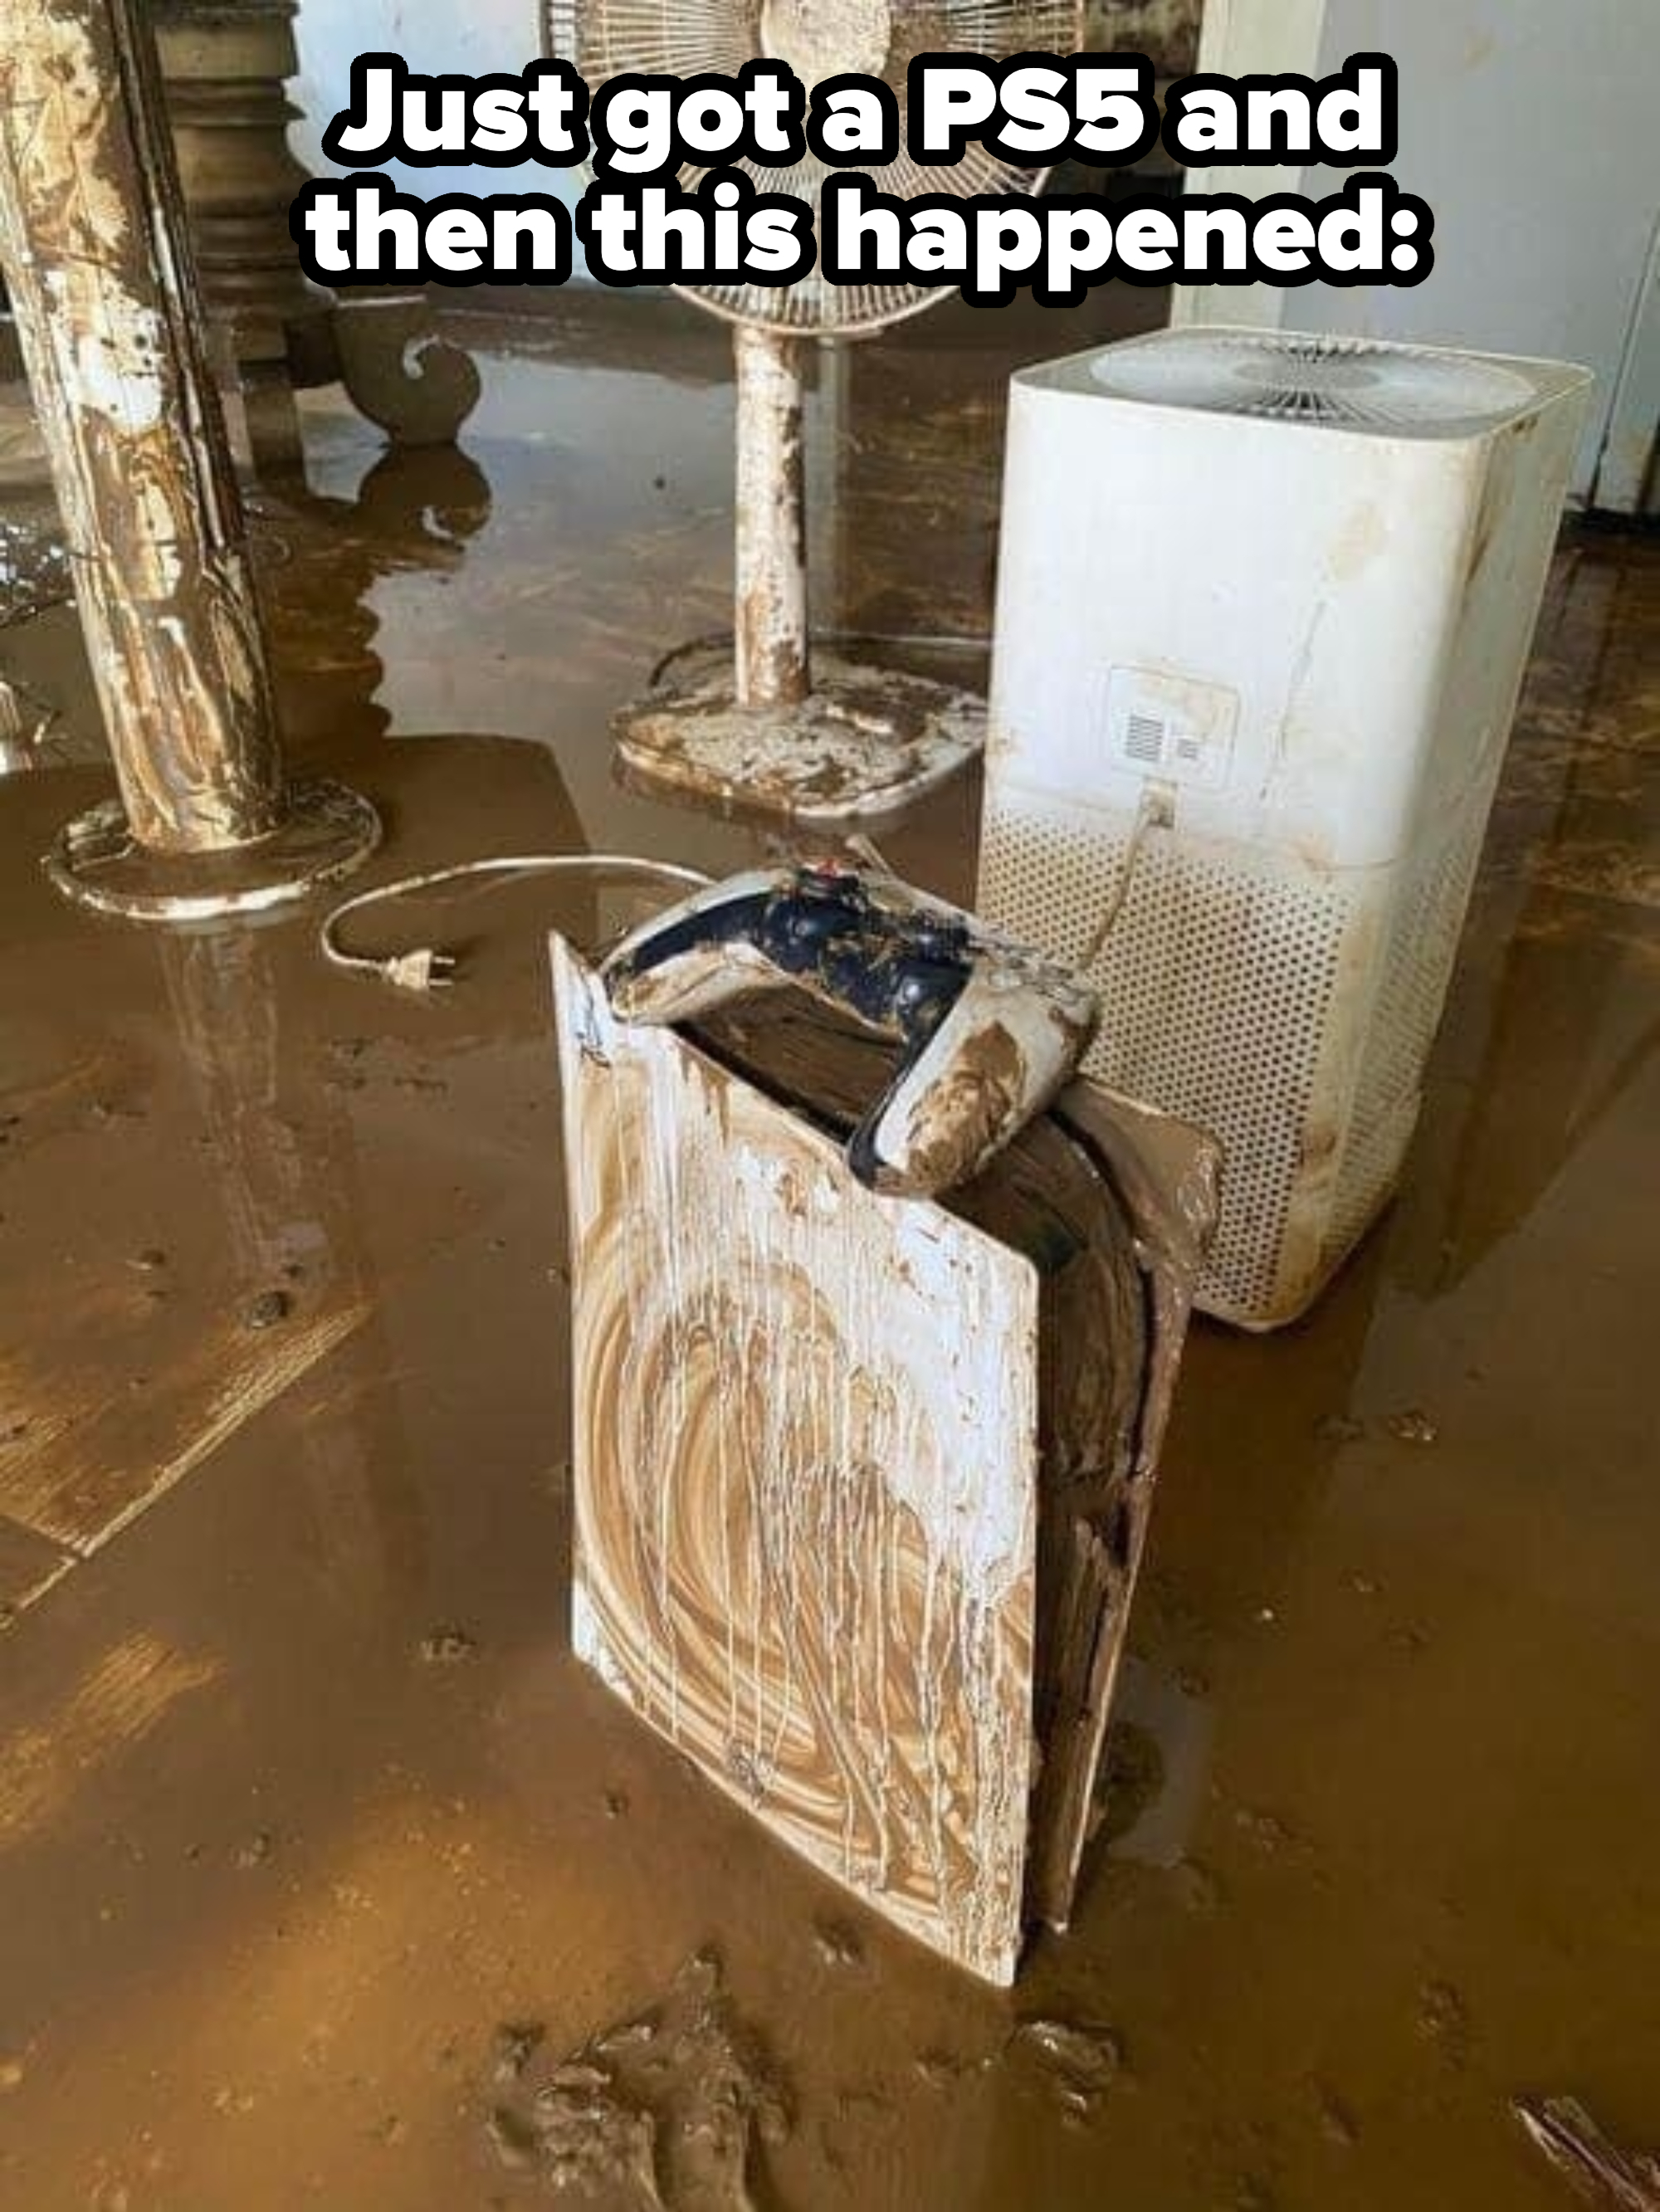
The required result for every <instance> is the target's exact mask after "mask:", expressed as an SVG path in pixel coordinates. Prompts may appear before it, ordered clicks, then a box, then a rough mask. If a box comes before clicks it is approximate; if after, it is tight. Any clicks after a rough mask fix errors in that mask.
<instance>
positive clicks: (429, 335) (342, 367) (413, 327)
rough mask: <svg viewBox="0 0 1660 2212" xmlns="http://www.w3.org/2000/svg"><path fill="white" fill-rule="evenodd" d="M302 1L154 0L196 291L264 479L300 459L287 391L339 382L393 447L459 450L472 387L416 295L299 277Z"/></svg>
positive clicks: (469, 373)
mask: <svg viewBox="0 0 1660 2212" xmlns="http://www.w3.org/2000/svg"><path fill="white" fill-rule="evenodd" d="M295 4H296V0H151V7H150V11H149V12H150V16H151V20H152V21H153V22H154V23H155V33H156V43H157V46H158V47H159V49H160V52H161V72H162V76H163V78H164V80H165V82H166V85H167V107H168V113H169V115H170V117H171V119H172V124H173V138H174V143H175V144H176V145H177V148H178V151H179V175H180V179H181V181H182V183H183V185H184V192H185V209H186V211H187V212H188V214H189V216H190V221H191V228H192V234H193V236H194V239H195V242H196V252H197V261H198V266H199V268H200V270H201V272H202V283H203V289H204V291H205V293H206V295H207V301H208V306H209V308H210V311H211V313H212V314H213V316H214V318H215V319H216V321H217V322H218V323H219V324H220V325H221V326H222V328H224V329H226V330H227V331H228V333H229V337H230V344H231V348H232V350H233V351H234V355H235V358H236V362H237V367H238V371H239V375H240V384H241V391H242V398H243V404H244V407H245V409H246V416H247V426H248V440H249V445H250V447H251V448H252V456H253V459H254V461H255V464H256V466H258V467H262V468H264V467H271V466H274V465H281V464H283V462H293V461H295V460H296V459H298V457H299V426H298V419H297V416H296V414H295V406H294V392H295V390H296V389H305V388H307V387H309V386H315V385H319V384H331V383H333V382H334V381H335V380H340V381H341V382H343V383H344V385H345V387H346V389H347V391H348V392H350V395H351V398H352V401H353V403H354V404H355V405H356V407H357V409H358V410H359V411H360V412H361V413H362V414H364V415H367V416H368V418H369V420H370V421H371V422H375V423H377V424H379V426H380V428H382V429H383V430H385V431H386V433H387V435H389V436H390V437H392V439H393V440H394V441H396V442H398V444H400V445H417V446H422V445H447V444H450V443H453V441H454V438H455V435H456V433H457V431H458V430H459V428H460V427H461V425H462V423H463V422H465V420H466V418H467V416H469V415H470V414H471V412H472V410H473V408H474V407H475V406H476V405H477V401H478V392H479V384H478V373H477V369H476V368H474V367H473V365H472V362H471V360H470V359H469V358H468V356H466V355H465V353H463V352H462V351H461V349H459V347H458V346H453V345H451V344H449V343H447V341H445V340H443V339H441V338H439V337H436V336H435V334H434V332H433V329H432V309H431V307H430V305H429V302H428V301H427V298H426V295H425V294H424V293H423V291H422V290H421V289H419V288H418V287H417V288H415V289H409V288H404V289H381V288H379V287H375V288H365V289H362V290H360V289H357V288H356V287H354V288H353V289H352V291H351V293H350V295H349V296H348V298H347V299H346V300H344V301H336V299H335V297H334V295H332V294H331V293H328V292H325V291H322V290H321V289H319V287H317V286H316V285H314V284H313V283H310V282H308V280H307V278H306V276H304V275H303V274H302V273H301V268H300V264H299V259H298V257H297V256H296V254H295V248H294V241H293V240H292V239H291V238H290V237H289V203H290V202H291V201H292V199H293V198H294V196H295V192H296V191H298V190H299V189H300V186H301V184H303V183H304V181H305V172H304V170H303V169H302V168H301V166H300V163H299V162H298V161H296V160H295V156H294V155H293V153H292V152H291V151H290V150H289V143H288V135H287V133H288V126H289V123H290V122H291V121H292V120H293V118H294V117H295V113H296V110H295V107H294V106H293V104H292V102H291V101H290V100H289V97H288V94H287V91H286V89H285V86H286V81H287V80H288V79H289V77H291V76H293V75H294V74H295V70H296V69H297V67H298V65H299V64H298V58H297V56H296V53H295V42H294V17H295Z"/></svg>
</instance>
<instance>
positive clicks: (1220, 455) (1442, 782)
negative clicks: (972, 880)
mask: <svg viewBox="0 0 1660 2212" xmlns="http://www.w3.org/2000/svg"><path fill="white" fill-rule="evenodd" d="M1589 384H1590V378H1589V377H1588V376H1587V375H1586V374H1585V373H1584V371H1583V370H1580V369H1577V368H1567V367H1565V366H1563V365H1561V364H1560V363H1557V362H1534V361H1511V360H1500V359H1495V358H1492V357H1487V356H1471V355H1465V354H1456V353H1445V352H1439V351H1432V350H1429V349H1425V348H1421V347H1409V346H1394V345H1383V344H1373V343H1367V342H1365V341H1364V340H1354V339H1347V338H1335V337H1298V336H1296V335H1294V334H1292V333H1290V332H1282V331H1235V330H1225V329H1186V330H1182V331H1162V332H1159V333H1158V334H1156V335H1154V336H1152V337H1145V338H1137V339H1133V340H1130V341H1128V343H1124V344H1122V345H1115V346H1109V347H1107V348H1105V349H1103V350H1099V351H1096V352H1091V353H1086V354H1079V355H1076V356H1073V357H1072V358H1071V359H1068V360H1065V361H1059V362H1049V363H1047V364H1044V365H1042V366H1039V367H1036V368H1029V369H1025V370H1023V371H1021V372H1020V373H1019V374H1018V375H1017V376H1016V377H1015V378H1014V380H1013V383H1012V390H1011V401H1010V412H1009V443H1008V457H1007V463H1006V480H1005V486H1004V507H1003V525H1002V541H1001V551H1000V573H999V584H998V596H997V622H996V642H995V654H994V668H993V680H992V699H991V721H990V744H989V750H988V763H987V793H986V810H985V824H984V829H983V833H982V847H981V855H980V884H979V896H978V903H979V906H980V907H981V908H982V911H983V912H984V913H985V914H986V915H988V917H989V918H990V919H992V920H993V921H997V922H1000V923H1002V924H1004V925H1006V927H1008V928H1009V929H1010V930H1011V931H1012V932H1013V933H1016V934H1017V935H1018V936H1020V937H1022V938H1025V939H1029V940H1031V942H1033V943H1036V944H1040V945H1044V946H1046V947H1047V948H1048V949H1049V951H1053V952H1055V953H1056V954H1059V955H1061V956H1063V957H1070V958H1073V959H1082V960H1085V961H1086V962H1087V964H1088V965H1089V968H1090V970H1091V975H1092V978H1093V980H1094V981H1095V982H1096V984H1097V985H1098V988H1099V990H1100V993H1101V998H1102V1008H1103V1012H1102V1021H1101V1030H1100V1035H1099V1038H1098V1042H1097V1043H1096V1045H1095V1047H1094V1049H1093V1052H1092V1054H1091V1058H1090V1060H1089V1061H1088V1062H1087V1063H1086V1065H1087V1066H1089V1068H1090V1070H1091V1073H1094V1074H1097V1075H1099V1076H1100V1077H1101V1078H1103V1079H1104V1080H1105V1081H1106V1082H1107V1083H1109V1084H1110V1085H1113V1086H1114V1087H1115V1088H1116V1089H1119V1090H1122V1091H1125V1092H1127V1093H1128V1095H1129V1096H1131V1097H1137V1098H1144V1099H1146V1100H1147V1101H1148V1102H1149V1103H1152V1104H1155V1105H1158V1106H1160V1107H1163V1108H1164V1109H1166V1110H1167V1111H1169V1112H1171V1113H1174V1114H1178V1115H1183V1116H1184V1117H1186V1118H1188V1119H1190V1120H1193V1121H1200V1122H1201V1123H1203V1124H1205V1125H1206V1126H1207V1127H1209V1128H1211V1129H1212V1130H1213V1131H1214V1132H1215V1133H1216V1134H1217V1135H1218V1136H1219V1137H1220V1139H1222V1142H1223V1145H1224V1146H1225V1155H1226V1162H1225V1174H1224V1185H1223V1207H1222V1221H1221V1226H1220V1231H1219V1235H1218V1237H1217V1239H1216V1242H1215V1244H1214V1246H1213V1250H1212V1255H1211V1261H1210V1266H1209V1271H1208V1273H1207V1276H1206V1278H1205V1279H1204V1282H1203V1285H1202V1286H1201V1299H1200V1303H1201V1304H1202V1305H1203V1306H1205V1307H1206V1308H1207V1310H1209V1311H1210V1312H1212V1313H1214V1314H1217V1315H1219V1316H1222V1317H1223V1318H1225V1319H1226V1320H1230V1321H1233V1322H1240V1323H1242V1324H1243V1325H1245V1326H1247V1327H1250V1328H1274V1327H1275V1326H1277V1325H1278V1324H1280V1323H1281V1322H1288V1321H1291V1320H1292V1319H1294V1318H1295V1317H1296V1316H1297V1315H1298V1314H1299V1313H1301V1312H1302V1311H1303V1310H1304V1308H1305V1307H1307V1305H1308V1304H1310V1301H1311V1300H1312V1299H1313V1297H1315V1296H1316V1293H1317V1292H1318V1291H1319V1290H1320V1289H1321V1288H1322V1286H1323V1285H1324V1283H1325V1282H1326V1281H1327V1280H1328V1279H1329V1277H1330V1276H1331V1274H1332V1273H1333V1272H1334V1271H1335V1268H1336V1267H1338V1266H1339V1265H1340V1264H1341V1261H1342V1260H1343V1259H1344V1257H1345V1255H1347V1253H1348V1252H1349V1251H1350V1250H1351V1249H1352V1248H1353V1245H1354V1244H1355V1243H1357V1242H1358V1240H1359V1237H1361V1235H1362V1234H1363V1233H1364V1231H1365V1229H1366V1227H1367V1225H1369V1224H1370V1223H1371V1220H1372V1219H1373V1218H1374V1217H1375V1216H1376V1214H1377V1212H1378V1211H1379V1209H1380V1208H1381V1207H1382V1206H1383V1204H1384V1202H1385V1201H1386V1200H1387V1199H1388V1198H1389V1194H1390V1192H1391V1191H1392V1189H1393V1188H1394V1186H1395V1181H1396V1178H1397V1176H1398V1175H1399V1173H1400V1170H1401V1165H1402V1158H1403V1156H1404V1154H1405V1152H1406V1149H1407V1145H1408V1139H1409V1138H1410V1137H1411V1134H1412V1130H1413V1125H1414V1121H1415V1120H1416V1118H1417V1114H1418V1107H1419V1099H1420V1089H1421V1085H1422V1080H1423V1073H1424V1066H1425V1062H1426V1059H1427V1057H1428V1054H1429V1049H1430V1046H1431V1043H1432V1040H1433V1037H1434V1034H1435V1030H1436V1025H1437V1024H1438V1020H1439V1018H1440V1014H1441V1009H1442V1005H1443V1002H1444V999H1445V995H1446V988H1447V982H1448V979H1449V976H1450V972H1451V969H1452V963H1453V957H1454V954H1455V951H1456V947H1457V942H1458V936H1459V932H1460V929H1461V927H1462V922H1463V916H1464V909H1465V907H1466V904H1467V902H1468V896H1469V890H1470V885H1471V882H1472V880H1473V878H1474V876H1475V866H1476V860H1477V857H1478V855H1479V853H1480V851H1481V840H1482V836H1483V833H1484V831H1485V829H1486V826H1487V815H1488V811H1489V808H1490V806H1491V804H1492V799H1493V787H1494V785H1495V783H1496V781H1497V780H1498V775H1499V764H1500V763H1501V761H1502V759H1503V757H1504V751H1505V740H1506V738H1507V737H1508V735H1509V732H1510V726H1511V716H1512V714H1513V713H1514V710H1515V704H1516V696H1517V690H1518V687H1519V685H1520V682H1521V678H1522V672H1523V666H1524V664H1525V661H1526V657H1527V651H1528V644H1529V638H1530V636H1531V634H1532V629H1533V624H1534V620H1535V615H1536V613H1537V611H1538V606H1539V599H1540V595H1541V591H1542V588H1543V585H1544V580H1545V574H1546V570H1547V567H1548V562H1549V560H1550V555H1551V549H1552V545H1553V544H1554V539H1555V536H1556V530H1557V525H1558V520H1559V518H1560V511H1561V505H1562V499H1563V494H1564V490H1565V488H1566V483H1567V477H1568V470H1569V465H1570V463H1571V460H1572V454H1573V450H1574V445H1575V441H1576V439H1577V437H1578V433H1579V428H1580V422H1581V417H1582V413H1583V410H1584V403H1585V398H1586V392H1587V388H1588V386H1589Z"/></svg>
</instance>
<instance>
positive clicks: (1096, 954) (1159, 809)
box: [1073, 783, 1176, 975]
mask: <svg viewBox="0 0 1660 2212" xmlns="http://www.w3.org/2000/svg"><path fill="white" fill-rule="evenodd" d="M1175 823H1176V793H1175V790H1174V788H1173V787H1171V785H1170V784H1168V783H1146V784H1143V785H1142V787H1141V803H1140V805H1139V806H1138V807H1137V808H1136V810H1135V822H1134V827H1133V828H1132V829H1131V831H1130V839H1129V842H1128V845H1126V846H1125V848H1124V857H1123V860H1122V861H1121V862H1120V864H1119V868H1118V880H1117V882H1116V884H1114V885H1113V887H1112V896H1111V897H1110V899H1109V900H1108V901H1107V903H1106V908H1105V910H1104V913H1103V914H1102V916H1101V919H1100V921H1098V922H1097V924H1096V925H1095V928H1094V931H1093V933H1092V934H1091V938H1090V940H1089V943H1088V944H1087V945H1085V948H1084V950H1083V951H1082V952H1081V953H1079V956H1078V957H1077V959H1076V960H1075V961H1073V967H1075V968H1076V969H1077V970H1078V972H1079V975H1088V974H1089V972H1090V970H1091V968H1093V967H1094V965H1095V963H1096V962H1097V961H1098V959H1099V958H1100V957H1101V954H1102V951H1103V950H1104V947H1105V945H1106V942H1107V939H1108V938H1109V937H1110V935H1111V934H1112V932H1113V930H1114V928H1115V927H1116V924H1117V921H1118V917H1119V915H1121V914H1122V912H1123V910H1124V901H1125V900H1126V899H1127V898H1128V896H1129V889H1130V879H1131V878H1132V877H1133V876H1134V873H1135V864H1136V862H1137V861H1138V860H1140V857H1141V842H1142V840H1143V839H1144V838H1145V837H1146V834H1147V832H1148V830H1149V829H1173V828H1174V827H1175Z"/></svg>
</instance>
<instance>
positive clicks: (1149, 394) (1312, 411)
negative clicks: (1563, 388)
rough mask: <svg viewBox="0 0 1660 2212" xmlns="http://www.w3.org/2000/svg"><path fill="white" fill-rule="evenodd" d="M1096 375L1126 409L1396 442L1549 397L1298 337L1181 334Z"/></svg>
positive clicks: (1466, 369) (1500, 373)
mask: <svg viewBox="0 0 1660 2212" xmlns="http://www.w3.org/2000/svg"><path fill="white" fill-rule="evenodd" d="M1088 367H1089V376H1090V379H1091V381H1092V382H1093V383H1094V384H1095V385H1096V386H1098V388H1099V389H1100V390H1102V391H1104V392H1107V393H1109V394H1110V395H1111V396H1112V397H1113V398H1118V399H1140V400H1146V401H1149V402H1151V403H1152V404H1155V405H1159V406H1164V407H1184V408H1193V409H1197V410H1200V411H1201V413H1208V414H1222V415H1246V416H1256V417H1257V418H1258V419H1262V418H1272V419H1274V420H1276V421H1280V422H1304V423H1309V424H1311V425H1316V426H1319V427H1323V428H1333V429H1341V430H1358V431H1377V432H1379V433H1382V434H1383V435H1395V436H1402V435H1406V436H1414V435H1416V436H1420V437H1422V436H1432V437H1435V436H1440V437H1448V436H1468V435H1474V434H1476V433H1479V432H1481V431H1483V430H1488V429H1491V428H1493V427H1494V426H1495V425H1496V424H1497V423H1499V422H1504V421H1505V420H1506V419H1507V418H1508V417H1510V416H1513V415H1515V414H1517V412H1519V411H1520V410H1522V409H1523V408H1525V407H1528V406H1530V405H1532V404H1535V402H1536V400H1537V398H1538V397H1539V393H1538V389H1537V386H1535V384H1534V383H1533V382H1532V381H1531V380H1529V378H1528V377H1526V376H1525V375H1523V374H1518V373H1517V369H1515V368H1511V367H1508V366H1507V365H1505V364H1504V363H1502V362H1495V361H1491V360H1482V359H1480V358H1477V357H1475V356H1471V355H1468V354H1457V353H1442V352H1438V351H1432V350H1430V349H1426V348H1421V347H1416V346H1398V345H1383V344H1377V343H1372V342H1371V341H1370V340H1367V339H1364V338H1347V337H1305V336H1301V335H1299V334H1298V333H1296V332H1293V331H1231V330H1193V331H1168V332H1162V333H1159V334H1158V335H1157V336H1156V337H1152V338H1149V339H1146V340H1141V341H1135V340H1132V341H1131V342H1130V343H1128V344H1124V345H1116V346H1110V347H1109V348H1107V349H1106V350H1105V351H1104V352H1101V353H1098V354H1096V355H1094V356H1091V358H1090V361H1089V364H1088Z"/></svg>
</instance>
